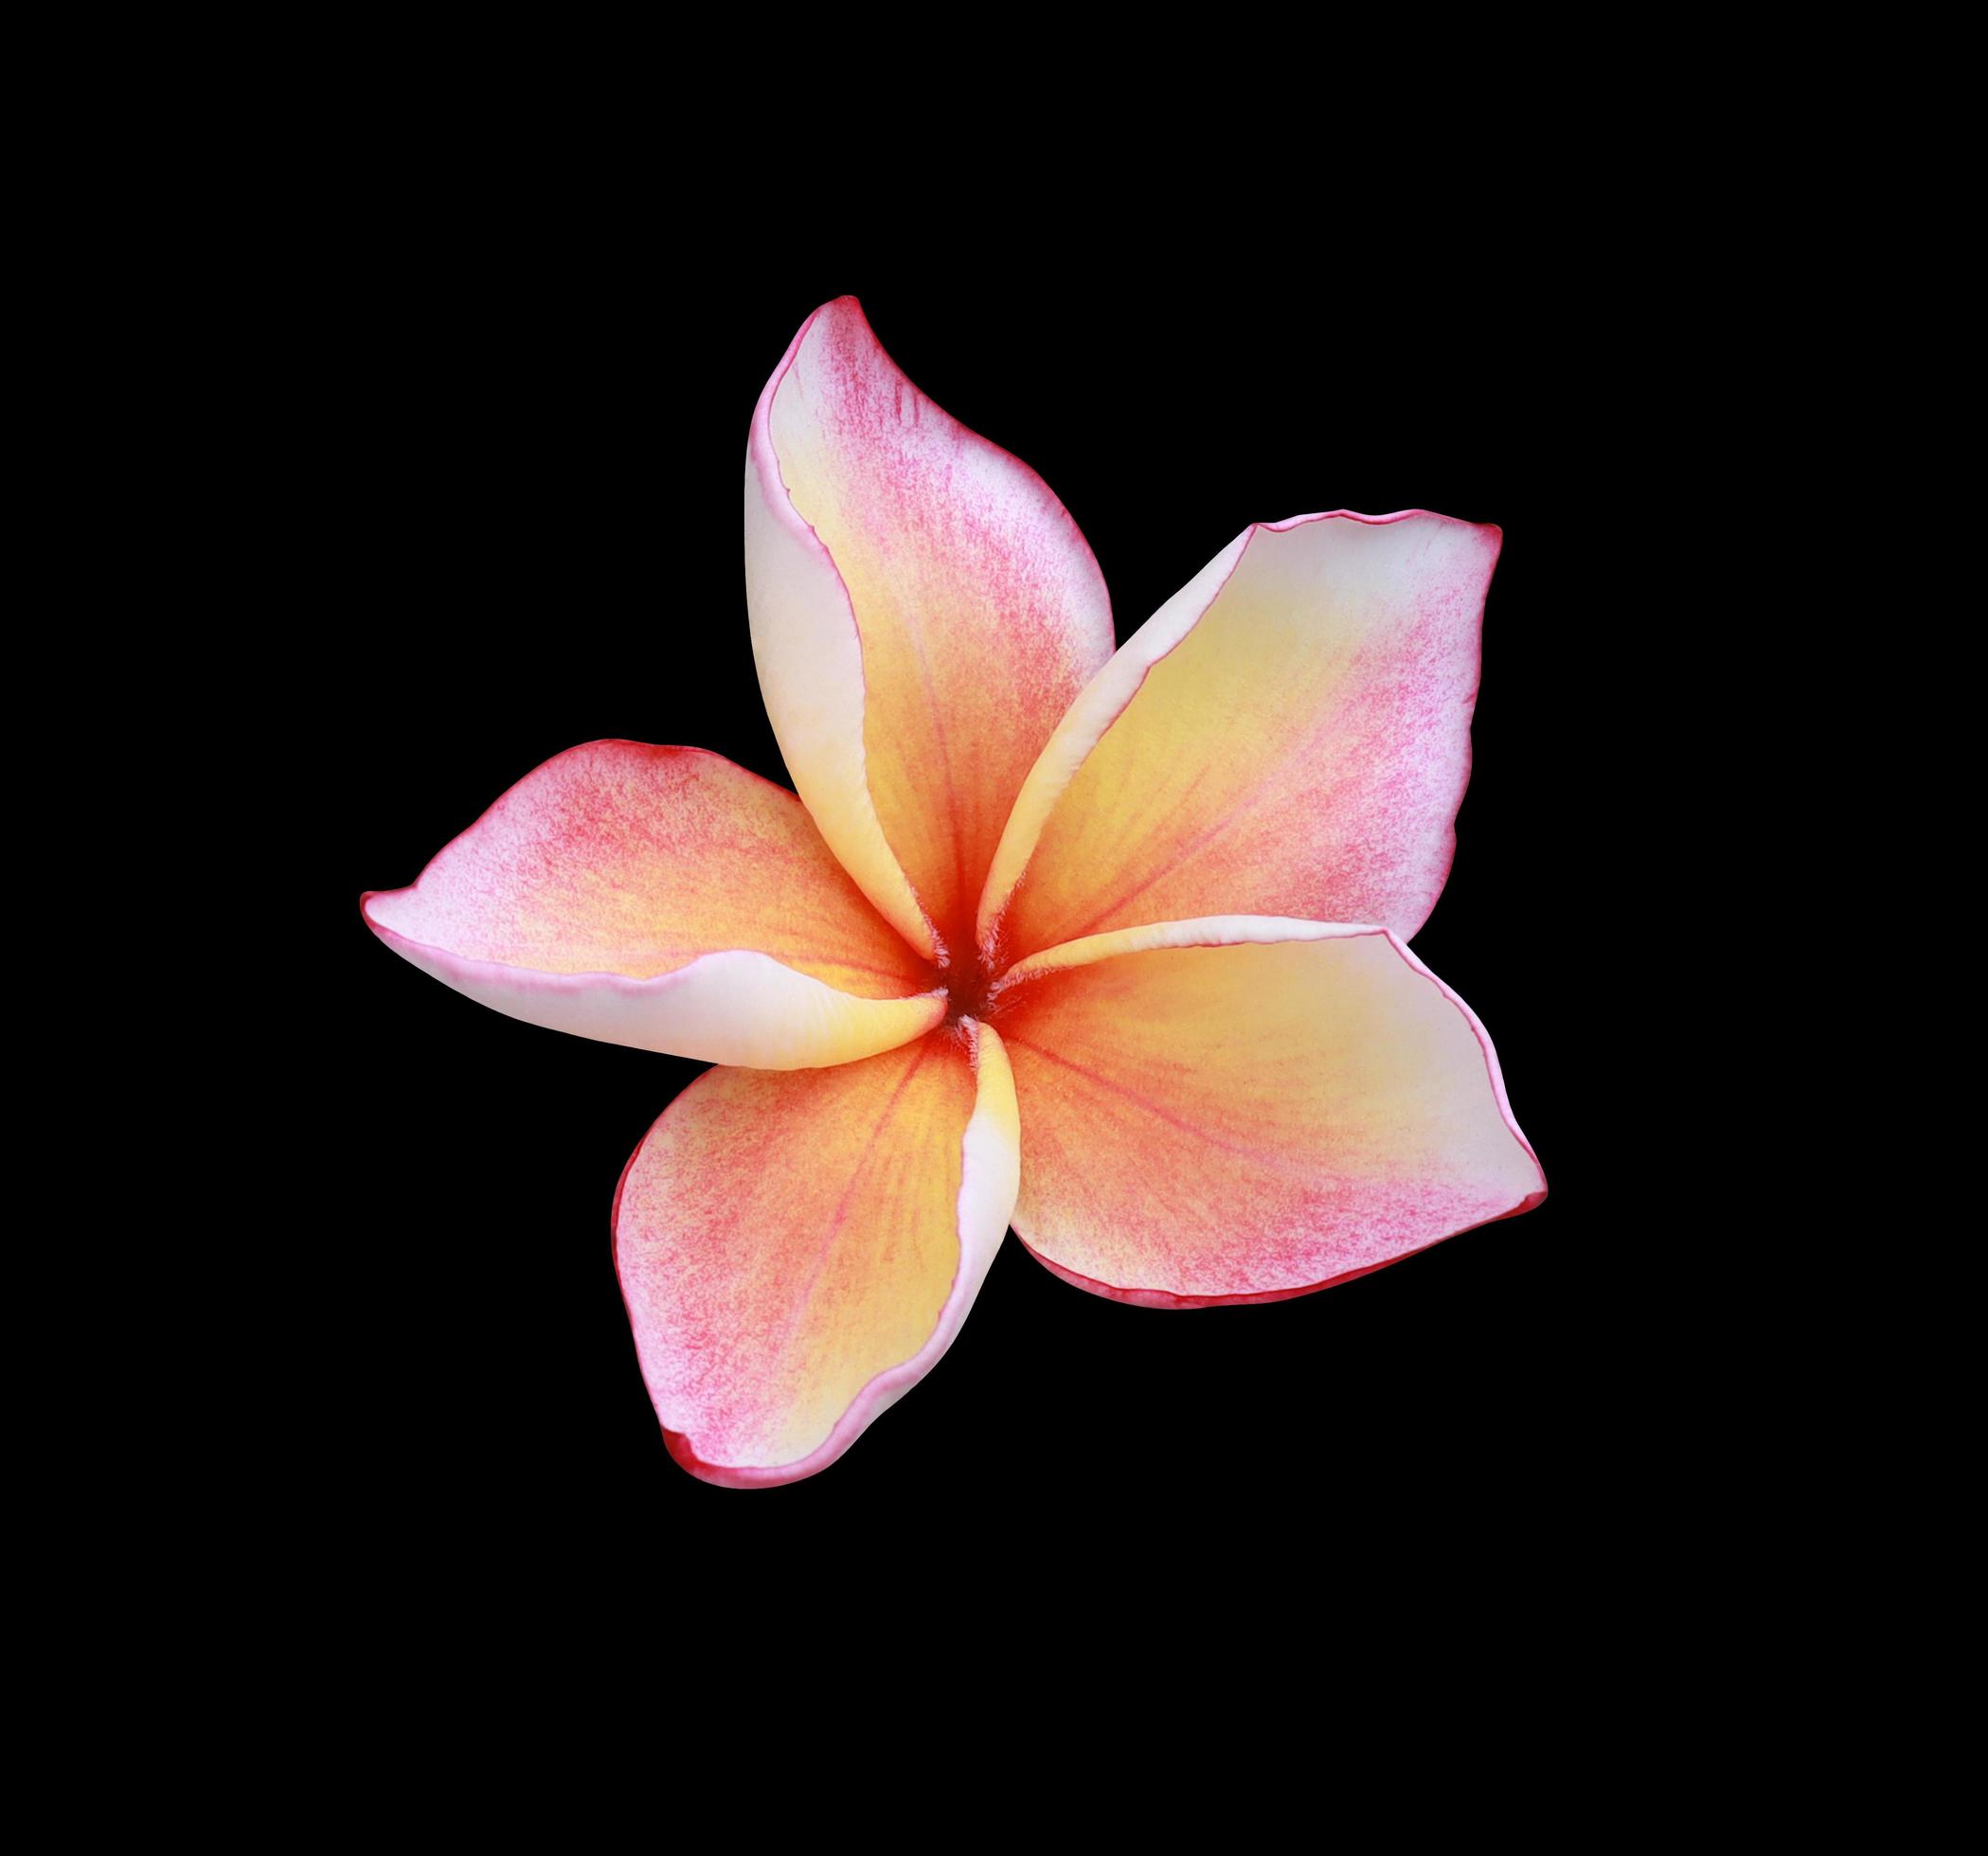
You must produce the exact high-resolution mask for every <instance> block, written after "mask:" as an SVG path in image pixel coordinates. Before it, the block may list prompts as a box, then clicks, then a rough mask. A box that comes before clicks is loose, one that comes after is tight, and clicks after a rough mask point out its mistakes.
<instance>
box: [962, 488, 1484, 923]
mask: <svg viewBox="0 0 1988 1856" xmlns="http://www.w3.org/2000/svg"><path fill="white" fill-rule="evenodd" d="M1499 539H1500V538H1499V531H1498V530H1497V529H1496V528H1494V527H1488V526H1475V525H1473V524H1470V523H1464V522H1454V521H1451V520H1450V519H1449V518H1447V517H1444V516H1439V515H1430V514H1427V513H1425V512H1423V511H1410V512H1408V513H1406V514H1403V515H1395V516H1378V517H1375V516H1356V515H1352V514H1349V513H1346V512H1344V511H1341V512H1338V513H1335V514H1331V515H1316V516H1298V517H1294V518H1293V519H1292V520H1291V521H1289V522H1281V523H1271V524H1260V525H1258V526H1255V527H1253V528H1250V529H1248V530H1247V531H1245V533H1244V534H1243V535H1241V536H1240V537H1238V538H1237V540H1236V541H1235V542H1234V543H1232V544H1230V545H1229V546H1228V547H1227V549H1225V550H1224V551H1223V552H1222V553H1221V554H1220V555H1218V556H1217V557H1216V558H1215V559H1214V560H1213V561H1212V562H1209V565H1208V566H1207V567H1205V568H1204V569H1203V570H1202V571H1201V573H1199V574H1198V575H1196V576H1195V578H1194V579H1193V580H1191V581H1190V582H1189V584H1188V585H1187V586H1186V587H1184V588H1183V589H1182V590H1181V591H1180V592H1179V593H1177V594H1176V595H1175V596H1174V597H1173V598H1172V599H1170V600H1169V601H1168V602H1167V603H1166V604H1165V605H1164V606H1162V607H1161V608H1160V610H1159V611H1158V612H1157V613H1155V615H1154V616H1153V617H1152V618H1151V619H1149V620H1148V621H1147V622H1146V624H1145V625H1143V626H1142V627H1141V628H1140V629H1139V631H1138V632H1137V634H1134V636H1132V637H1131V638H1129V639H1127V640H1126V642H1125V645H1124V647H1123V648H1122V649H1121V650H1120V651H1119V653H1118V655H1117V656H1116V657H1115V658H1113V660H1112V662H1111V663H1110V665H1109V666H1108V667H1107V668H1106V669H1104V671H1103V672H1101V674H1100V675H1099V676H1098V677H1097V678H1096V679H1095V680H1094V681H1093V682H1092V683H1091V684H1090V686H1089V687H1087V688H1086V689H1085V690H1084V693H1083V695H1082V696H1081V697H1079V699H1078V700H1077V702H1076V703H1075V704H1074V705H1072V707H1071V709H1070V711H1069V713H1068V715H1067V716H1066V717H1065V719H1064V721H1063V722H1062V723H1061V724H1060V725H1059V726H1058V728H1057V730H1056V733H1055V735H1054V736H1053V737H1052V738H1051V740H1050V741H1049V743H1048V747H1047V748H1046V749H1045V750H1044V752H1043V754H1042V757H1041V758H1040V759H1039V760H1038V761H1037V763H1036V765H1035V767H1034V768H1033V769H1032V770H1031V772H1030V776H1029V779H1028V782H1027V784H1026V785H1025V786H1024V788H1023V791H1022V794H1021V795H1020V797H1019V799H1018V800H1017V802H1016V805H1015V809H1014V812H1013V815H1012V818H1011V819H1010V820H1009V822H1008V826H1007V828H1006V830H1005V831H1004V833H1003V836H1002V839H1001V843H1000V847H999V849H998V850H997V852H996V854H995V857H994V865H993V867H992V869H991V871H990V873H989V876H988V881H987V885H986V889H985V892H984V893H983V895H982V898H981V901H980V907H979V919H978V932H979V934H980V936H981V938H982V939H983V940H987V939H988V938H989V937H991V936H994V935H995V934H996V933H997V934H998V937H999V945H1000V946H1001V948H1002V949H1003V950H1004V951H1005V953H1006V955H1007V957H1009V958H1012V957H1013V956H1014V955H1024V954H1028V953H1030V952H1033V951H1035V950H1038V949H1042V948H1047V947H1051V946H1054V945H1057V944H1058V943H1061V942H1065V941H1069V940H1075V939H1077V938H1079V937H1085V936H1090V935H1096V934H1101V933H1104V932H1106V931H1107V930H1111V929H1116V928H1126V927H1135V926H1137V925H1139V924H1141V923H1145V922H1153V921H1173V920H1182V919H1191V918H1193V917H1197V916H1202V915H1208V914H1212V913H1215V912H1218V911H1219V912H1222V913H1248V914H1256V915H1285V916H1294V917H1301V918H1304V919H1311V920H1319V921H1361V922H1374V923H1377V924H1379V925H1381V926H1383V927H1387V928H1391V929H1392V930H1394V932H1395V933H1397V934H1399V935H1401V936H1402V937H1404V938H1406V937H1409V936H1411V935H1413V934H1414V932H1415V931H1416V929H1418V928H1419V927H1420V926H1421V925H1422V923H1423V922H1424V919H1426V918H1427V916H1428V913H1429V910H1430V909H1431V908H1433V907H1434V906H1435V902H1436V898H1437V896H1438V895H1439V894H1440V893H1441V891H1442V882H1443V879H1444V877H1445V876H1446V875H1447V874H1448V871H1449V866H1450V860H1451V856H1452V854H1453V852H1454V850H1455V847H1456V836H1455V830H1454V824H1455V819H1456V812H1457V806H1458V803H1459V801H1460V799H1461V797H1462V794H1463V788H1464V783H1465V781H1466V779H1467V778H1468V776H1469V772H1470V718H1471V710H1472V707H1473V705H1474V704H1475V701H1476V696H1477V687H1478V636H1479V630H1480V624H1481V619H1482V613H1483V605H1484V594H1485V589H1486V587H1487V586H1488V585H1489V583H1490V580H1491V573H1492V568H1493V565H1494V563H1495V561H1496V559H1497V552H1498V544H1499Z"/></svg>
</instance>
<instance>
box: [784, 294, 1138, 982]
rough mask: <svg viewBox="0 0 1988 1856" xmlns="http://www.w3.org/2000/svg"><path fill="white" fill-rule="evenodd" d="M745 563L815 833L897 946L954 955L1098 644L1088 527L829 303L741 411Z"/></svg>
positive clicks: (1107, 634)
mask: <svg viewBox="0 0 1988 1856" xmlns="http://www.w3.org/2000/svg"><path fill="white" fill-rule="evenodd" d="M745 573H746V591H747V600H748V604H749V607H750V611H751V617H752V638H753V653H754V657H755V660H756V662H757V663H758V666H759V671H760V684H761V689H762V691H763V692H764V695H765V699H766V710H767V714H768V716H769V717H770V718H771V720H772V723H773V728H774V733H775V735H776V736H777V737H778V738H779V743H780V751H781V753H782V755H783V756H784V757H785V758H786V762H787V769H788V772H789V774H790V776H792V778H793V780H794V784H795V787H796V789H797V791H798V792H799V794H800V795H801V797H802V798H803V799H804V800H805V801H806V802H807V804H808V807H809V810H810V811H811V812H813V813H814V815H815V821H816V823H817V824H818V825H819V826H820V827H821V832H822V835H823V837H824V838H826V839H827V840H828V842H829V844H830V845H831V846H832V847H833V849H834V851H835V853H836V855H837V856H838V857H840V858H841V859H842V861H843V864H844V865H845V866H846V867H847V868H848V869H849V871H850V873H851V875H852V876H853V877H854V878H855V879H856V881H857V883H859V884H861V885H862V887H863V890H864V892H865V893H866V894H867V895H868V896H869V898H870V899H871V901H874V902H875V903H876V905H877V907H878V908H879V909H880V910H881V911H882V912H883V913H884V915H885V916H886V917H887V919H889V920H890V921H892V922H893V923H894V924H895V925H896V926H897V927H898V929H899V930H900V932H902V933H903V934H904V936H905V937H906V938H907V939H908V940H909V941H910V942H911V943H912V945H913V946H914V947H916V948H918V949H919V950H920V951H921V952H923V953H926V954H930V955H934V956H935V957H936V956H937V955H938V954H939V952H940V946H941V944H943V945H944V946H945V947H946V948H947V949H948V950H949V952H950V953H952V954H953V955H963V954H964V952H965V950H966V948H967V946H968V944H969V942H970V940H971V936H972V924H973V915H974V908H975V904H976V902H977V901H978V899H979V894H980V886H981V882H982V879H983V877H984V876H985V873H986V871H987V867H988V863H989V860H990V859H991V858H992V856H993V854H994V847H995V845H996V843H997V842H998V841H999V839H1000V836H1001V830H1002V827H1003V825H1004V824H1005V823H1006V821H1007V818H1008V814H1009V811H1010V808H1011V806H1012V802H1013V800H1014V797H1015V794H1017V793H1018V792H1019V791H1020V789H1021V786H1022V782H1023V780H1024V778H1025V777H1026V776H1027V775H1028V772H1029V769H1030V765H1031V764H1032V763H1033V762H1034V760H1035V758H1036V754H1037V752H1038V750H1039V749H1041V747H1042V746H1043V744H1044V742H1046V741H1048V739H1049V736H1050V733H1051V731H1052V730H1053V729H1054V728H1055V726H1056V724H1057V723H1058V721H1059V719H1060V718H1061V717H1062V716H1063V714H1064V712H1065V710H1066V708H1067V706H1068V705H1069V703H1070V701H1071V699H1072V698H1073V697H1074V696H1075V695H1076V694H1077V692H1078V691H1079V690H1080V689H1081V688H1082V687H1084V683H1085V682H1086V680H1087V679H1088V678H1089V677H1090V676H1091V675H1092V674H1093V672H1095V671H1096V670H1098V669H1100V668H1101V666H1102V665H1103V664H1104V662H1105V661H1106V659H1107V658H1109V656H1110V655H1111V649H1112V628H1111V608H1110V603H1109V599H1108V598H1107V596H1106V593H1105V589H1104V581H1103V577H1102V576H1101V574H1100V573H1099V571H1098V564H1097V562H1096V561H1095V559H1094V558H1093V557H1092V555H1091V551H1090V549H1089V547H1088V546H1087V545H1086V544H1085V543H1084V537H1083V535H1082V534H1081V533H1080V532H1079V530H1078V528H1077V526H1076V524H1075V523H1074V522H1073V521H1072V520H1071V519H1070V517H1069V515H1068V513H1067V512H1066V510H1065V509H1064V508H1063V506H1062V504H1061V503H1059V502H1058V501H1057V500H1056V498H1055V496H1054V495H1052V494H1051V493H1050V491H1049V489H1048V485H1047V484H1045V483H1044V482H1043V481H1042V479H1041V478H1040V477H1038V476H1037V475H1036V474H1035V473H1034V472H1032V471H1030V469H1029V468H1028V467H1027V466H1026V465H1024V464H1022V463H1021V462H1020V461H1019V460H1018V459H1016V458H1014V457H1012V456H1010V455H1009V454H1008V453H1007V452H1005V451H1003V450H1001V449H1000V447H998V446H997V445H994V444H991V443H989V442H988V441H987V440H986V439H984V438H981V437H978V436H976V434H975V433H973V432H970V431H969V430H967V428H966V427H965V426H963V425H961V424H960V423H959V422H958V420H957V419H952V418H950V417H949V416H948V415H947V414H945V413H944V412H942V411H941V410H940V408H939V407H938V406H936V405H934V404H933V403H932V402H931V401H930V400H928V399H926V398H925V396H924V395H923V394H922V393H921V392H919V390H918V389H917V388H916V387H915V386H913V385H912V384H911V383H910V382H909V381H908V380H906V379H905V378H904V375H903V373H901V372H900V371H899V369H898V368H897V366H896V365H895V364H894V363H893V362H892V361H891V359H890V357H889V356H888V355H887V354H886V353H885V352H884V350H883V348H882V347H881V346H880V345H879V344H878V342H877V339H876V337H875V336H874V335H873V334H872V333H871V332H870V329H869V324H868V322H866V321H865V319H864V316H863V312H862V311H861V309H860V308H859V307H858V306H857V303H856V300H855V298H854V297H852V296H845V297H842V298H839V299H838V300H837V301H835V302H833V303H830V304H827V305H825V306H824V307H823V308H822V309H820V310H817V311H816V312H815V314H814V315H812V316H811V317H810V318H809V319H808V321H807V323H806V324H805V325H804V326H803V327H802V329H801V330H800V333H799V334H798V335H797V336H796V337H795V340H794V344H793V346H792V347H791V348H789V349H788V351H787V355H786V357H785V359H784V360H782V362H781V363H780V365H779V368H778V369H777V370H776V371H775V373H774V375H773V378H772V379H771V380H770V381H769V382H768V383H767V385H766V389H765V392H764V393H763V394H762V395H761V399H760V403H759V408H758V410H757V412H756V413H755V414H754V418H753V425H752V437H751V443H750V446H749V448H748V452H747V459H746V473H745Z"/></svg>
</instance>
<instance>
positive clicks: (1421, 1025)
mask: <svg viewBox="0 0 1988 1856" xmlns="http://www.w3.org/2000/svg"><path fill="white" fill-rule="evenodd" d="M997 1005H998V1010H999V1015H1000V1025H1001V1033H1002V1036H1003V1038H1004V1040H1005V1041H1006V1044H1007V1047H1008V1052H1009V1056H1010V1059H1011V1061H1012V1064H1013V1067H1014V1080H1015V1095H1016V1099H1017V1101H1018V1102H1019V1104H1020V1111H1021V1126H1022V1185H1021V1196H1020V1199H1019V1201H1018V1203H1017V1205H1016V1207H1015V1215H1014V1228H1015V1231H1016V1232H1017V1234H1018V1235H1019V1236H1020V1237H1021V1238H1022V1239H1023V1240H1024V1241H1025V1242H1026V1243H1027V1244H1028V1245H1029V1247H1030V1249H1031V1250H1033V1251H1034V1252H1035V1254H1036V1255H1037V1256H1038V1257H1039V1258H1041V1259H1042V1260H1043V1261H1044V1262H1046V1263H1047V1264H1048V1266H1049V1267H1050V1268H1051V1269H1052V1270H1054V1271H1055V1272H1056V1273H1057V1274H1058V1275H1059V1276H1065V1277H1066V1278H1067V1279H1068V1280H1070V1281H1072V1282H1075V1283H1078V1284H1080V1285H1081V1286H1082V1287H1084V1288H1086V1289H1090V1290H1093V1291H1095V1292H1096V1293H1098V1294H1104V1295H1110V1296H1114V1297H1117V1298H1118V1299H1119V1300H1123V1301H1133V1302H1143V1303H1147V1304H1149V1305H1152V1306H1155V1307H1168V1308H1177V1307H1192V1306H1197V1305H1202V1304H1208V1303H1216V1302H1237V1301H1262V1300H1274V1299H1278V1298H1280V1297H1283V1296H1287V1295H1297V1294H1304V1293H1305V1292H1306V1291H1308V1290H1313V1289H1320V1288H1324V1287H1326V1286H1327V1285H1328V1284H1330V1283H1333V1282H1336V1281H1342V1280H1344V1279H1345V1278H1347V1277H1348V1276H1358V1275H1361V1274H1363V1273H1365V1272H1366V1271H1369V1270H1373V1269H1378V1268H1380V1267H1381V1266H1382V1265H1383V1264H1386V1263H1390V1262H1393V1261H1395V1260H1396V1259H1397V1258H1401V1257H1405V1256H1406V1255H1407V1254H1408V1253H1410V1252H1411V1251H1415V1250H1420V1249H1422V1248H1424V1246H1426V1245H1428V1244H1432V1243H1435V1242H1437V1241H1438V1240H1441V1239H1442V1238H1446V1237H1450V1236H1452V1235H1454V1234H1455V1233H1457V1232H1459V1231H1461V1230H1465V1229H1467V1228H1469V1227H1470V1226H1472V1225H1476V1224H1482V1223H1485V1222H1489V1221H1490V1220H1493V1219H1496V1218H1504V1217H1509V1216H1512V1215H1513V1214H1514V1213H1516V1212H1521V1211H1526V1210H1530V1209H1531V1206H1533V1205H1537V1204H1538V1203H1539V1201H1540V1200H1541V1199H1542V1198H1544V1197H1545V1193H1546V1182H1545V1179H1544V1177H1543V1175H1542V1174H1541V1172H1540V1169H1539V1165H1538V1162H1537V1161H1536V1160H1535V1159H1534V1158H1533V1155H1532V1151H1531V1148H1530V1147H1529V1146H1528V1145H1527V1143H1526V1139H1525V1137H1524V1135H1523V1134H1521V1133H1519V1130H1518V1125H1517V1123H1516V1122H1515V1121H1514V1120H1513V1116H1512V1112H1511V1108H1510V1105H1509V1104H1508V1103H1507V1101H1506V1098H1505V1089H1504V1083H1503V1080H1501V1078H1500V1077H1499V1074H1498V1067H1497V1059H1496V1057H1495V1054H1494V1053H1493V1050H1492V1047H1491V1040H1490V1038H1489V1037H1488V1036H1487V1035H1486V1034H1485V1031H1484V1028H1483V1026H1481V1025H1479V1024H1478V1020H1477V1018H1476V1017H1475V1016H1474V1015H1473V1014H1472V1012H1471V1010H1470V1008H1468V1007H1467V1006H1465V1005H1464V1003H1463V1002H1462V1000H1460V998H1458V997H1457V995H1456V994H1455V993H1454V992H1452V991H1451V990H1449V989H1448V988H1447V987H1445V986H1444V985H1443V984H1442V981H1441V980H1439V979H1437V978H1436V976H1435V975H1434V974H1433V973H1430V972H1429V971H1428V969H1427V968H1425V967H1424V966H1423V964H1422V963H1421V962H1420V961H1419V960H1417V959H1416V958H1415V956H1414V955H1412V954H1410V953H1409V952H1408V951H1407V949H1406V947H1405V946H1403V945H1402V943H1401V942H1400V940H1399V939H1398V938H1396V937H1394V936H1392V935H1390V934H1388V932H1387V931H1386V930H1384V929H1379V928H1369V927H1347V926H1340V925H1336V924H1330V923H1320V922H1307V921H1294V920H1287V919H1266V918H1251V917H1227V918H1220V919H1209V920H1202V921H1191V922H1167V923H1162V924H1160V925H1158V926H1155V927H1148V928H1144V929H1138V930H1131V931H1120V932H1117V933H1112V934H1107V935H1103V936H1100V937H1095V938H1093V939H1091V940H1090V941H1088V942H1086V943H1080V944H1078V945H1076V946H1071V947H1066V948H1062V949H1058V950H1054V951H1051V952H1049V953H1048V954H1047V955H1044V956H1042V957H1040V958H1038V959H1035V960H1031V961H1030V962H1027V963H1024V964H1023V965H1022V966H1020V967H1018V968H1017V969H1015V971H1014V974H1013V976H1012V979H1011V980H1010V982H1009V984H1008V986H1007V987H1006V989H1005V990H1003V992H1002V994H1001V996H1000V998H999V1000H998V1002H997Z"/></svg>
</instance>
